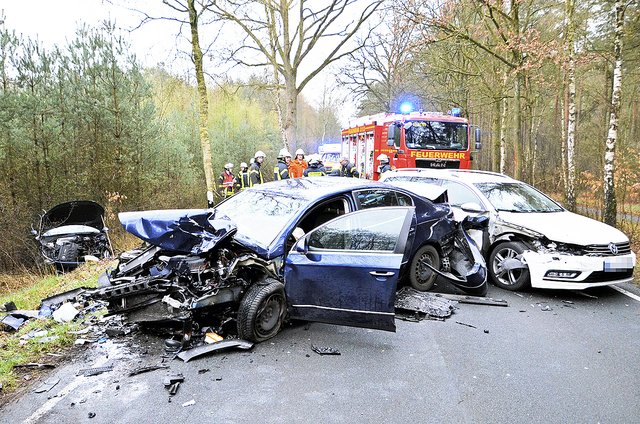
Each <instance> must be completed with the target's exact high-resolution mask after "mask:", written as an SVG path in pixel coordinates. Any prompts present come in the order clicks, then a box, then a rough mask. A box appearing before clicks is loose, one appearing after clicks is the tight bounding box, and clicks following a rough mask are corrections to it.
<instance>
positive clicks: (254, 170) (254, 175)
mask: <svg viewBox="0 0 640 424" xmlns="http://www.w3.org/2000/svg"><path fill="white" fill-rule="evenodd" d="M265 156H266V155H265V154H264V152H263V151H262V150H258V151H257V152H256V154H255V155H253V158H254V159H255V160H254V161H253V163H252V164H251V166H250V167H249V187H253V186H254V185H258V184H262V183H264V178H262V171H261V170H260V167H261V166H262V162H264V157H265Z"/></svg>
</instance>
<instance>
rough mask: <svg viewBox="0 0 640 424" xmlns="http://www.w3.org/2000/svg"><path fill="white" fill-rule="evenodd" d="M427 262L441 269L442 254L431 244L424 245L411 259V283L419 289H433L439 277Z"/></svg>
mask: <svg viewBox="0 0 640 424" xmlns="http://www.w3.org/2000/svg"><path fill="white" fill-rule="evenodd" d="M425 264H429V265H431V266H432V267H434V268H435V269H440V254H439V253H438V250H437V249H436V248H435V247H433V246H431V245H425V246H422V247H421V248H420V249H418V251H417V252H416V254H415V255H414V256H413V259H412V260H411V269H410V271H409V283H410V284H411V287H413V288H414V289H416V290H419V291H427V290H431V289H432V288H433V285H434V284H435V282H436V278H437V277H438V274H436V273H435V272H433V270H432V269H431V268H429V267H428V266H426V265H425Z"/></svg>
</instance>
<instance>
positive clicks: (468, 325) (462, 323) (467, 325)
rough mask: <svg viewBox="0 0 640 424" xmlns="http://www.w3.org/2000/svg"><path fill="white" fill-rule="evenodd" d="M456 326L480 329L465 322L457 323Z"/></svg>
mask: <svg viewBox="0 0 640 424" xmlns="http://www.w3.org/2000/svg"><path fill="white" fill-rule="evenodd" d="M456 324H460V325H464V326H465V327H470V328H478V327H476V326H475V325H471V324H467V323H465V322H460V321H456Z"/></svg>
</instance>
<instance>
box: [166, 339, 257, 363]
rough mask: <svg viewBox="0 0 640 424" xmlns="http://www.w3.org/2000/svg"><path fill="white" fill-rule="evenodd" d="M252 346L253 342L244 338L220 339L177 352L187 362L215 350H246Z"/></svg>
mask: <svg viewBox="0 0 640 424" xmlns="http://www.w3.org/2000/svg"><path fill="white" fill-rule="evenodd" d="M252 347H253V343H251V342H248V341H246V340H241V339H232V340H222V341H220V342H216V343H212V344H208V345H202V346H198V347H195V348H193V349H189V350H185V351H182V352H180V353H179V354H178V358H180V359H182V360H183V361H184V362H189V361H190V360H192V359H193V358H197V357H199V356H202V355H207V354H209V353H212V352H215V351H217V350H222V349H230V348H238V349H243V350H248V349H251V348H252Z"/></svg>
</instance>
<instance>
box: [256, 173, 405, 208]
mask: <svg viewBox="0 0 640 424" xmlns="http://www.w3.org/2000/svg"><path fill="white" fill-rule="evenodd" d="M375 187H380V188H390V189H394V190H397V187H395V186H392V185H390V184H385V183H382V182H377V181H370V180H365V179H361V178H345V177H333V176H326V177H304V178H294V179H286V180H280V181H272V182H268V183H264V184H259V185H256V186H253V187H251V188H249V189H247V190H252V191H260V192H263V193H269V192H271V193H277V194H278V195H279V196H288V197H292V198H295V199H304V200H307V201H309V202H314V201H315V200H320V199H323V198H325V197H327V196H331V195H334V194H340V193H343V192H347V191H351V190H357V189H361V188H362V189H364V188H375Z"/></svg>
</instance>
